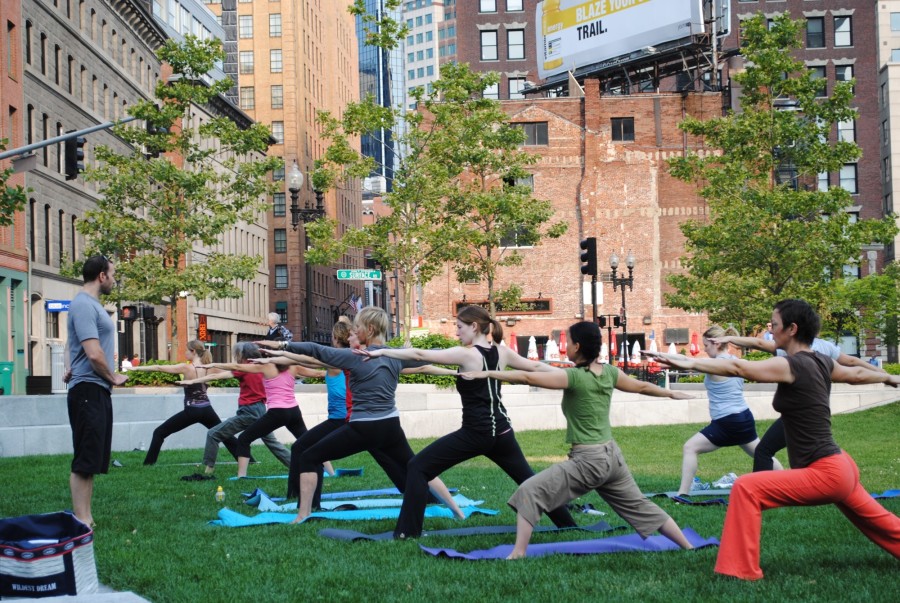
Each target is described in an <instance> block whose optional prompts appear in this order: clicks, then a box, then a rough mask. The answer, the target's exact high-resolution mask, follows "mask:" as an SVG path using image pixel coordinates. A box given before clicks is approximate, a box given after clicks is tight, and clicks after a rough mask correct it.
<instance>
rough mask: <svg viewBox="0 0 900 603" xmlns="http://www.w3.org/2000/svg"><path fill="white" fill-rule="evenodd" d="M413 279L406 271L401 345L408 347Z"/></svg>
mask: <svg viewBox="0 0 900 603" xmlns="http://www.w3.org/2000/svg"><path fill="white" fill-rule="evenodd" d="M414 280H415V279H411V278H409V273H406V274H405V275H404V278H403V345H404V347H409V346H410V343H411V342H412V337H410V332H411V331H412V303H411V302H410V299H412V290H413V285H415V283H414V282H413V281H414Z"/></svg>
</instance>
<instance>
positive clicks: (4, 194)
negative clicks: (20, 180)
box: [0, 138, 27, 226]
mask: <svg viewBox="0 0 900 603" xmlns="http://www.w3.org/2000/svg"><path fill="white" fill-rule="evenodd" d="M8 142H9V140H8V139H6V138H3V139H2V140H0V151H5V150H6V145H7V143H8ZM12 175H13V169H12V168H6V169H5V170H3V171H0V226H10V225H11V224H12V223H13V220H14V219H15V215H16V212H17V211H22V209H24V208H25V201H27V199H26V191H25V188H24V187H22V186H7V184H6V183H7V181H8V180H9V178H10V176H12Z"/></svg>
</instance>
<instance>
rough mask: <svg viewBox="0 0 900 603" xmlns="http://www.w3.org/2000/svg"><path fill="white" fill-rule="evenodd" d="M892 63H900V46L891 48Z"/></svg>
mask: <svg viewBox="0 0 900 603" xmlns="http://www.w3.org/2000/svg"><path fill="white" fill-rule="evenodd" d="M891 63H900V48H892V49H891Z"/></svg>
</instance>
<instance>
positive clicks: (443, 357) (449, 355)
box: [353, 346, 468, 365]
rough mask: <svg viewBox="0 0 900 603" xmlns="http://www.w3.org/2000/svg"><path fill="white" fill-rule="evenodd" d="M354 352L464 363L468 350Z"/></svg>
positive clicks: (404, 358)
mask: <svg viewBox="0 0 900 603" xmlns="http://www.w3.org/2000/svg"><path fill="white" fill-rule="evenodd" d="M353 353H354V354H359V355H360V356H367V357H369V358H378V357H379V356H386V357H388V358H396V359H397V360H419V361H422V362H436V363H438V364H456V365H459V364H463V363H464V362H465V361H466V355H467V354H468V350H467V349H466V348H463V347H460V346H456V347H453V348H447V349H444V350H422V349H419V348H375V349H374V350H368V349H362V350H353Z"/></svg>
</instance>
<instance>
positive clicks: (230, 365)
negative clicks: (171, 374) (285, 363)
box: [197, 362, 265, 373]
mask: <svg viewBox="0 0 900 603" xmlns="http://www.w3.org/2000/svg"><path fill="white" fill-rule="evenodd" d="M197 368H205V369H213V370H223V371H243V372H245V373H262V372H263V371H264V370H265V369H264V368H263V367H262V366H261V365H258V364H238V363H236V362H211V363H209V364H201V365H200V366H199V367H197Z"/></svg>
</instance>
